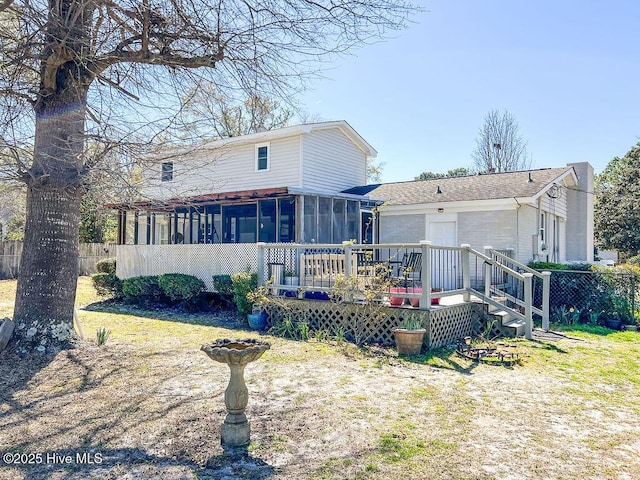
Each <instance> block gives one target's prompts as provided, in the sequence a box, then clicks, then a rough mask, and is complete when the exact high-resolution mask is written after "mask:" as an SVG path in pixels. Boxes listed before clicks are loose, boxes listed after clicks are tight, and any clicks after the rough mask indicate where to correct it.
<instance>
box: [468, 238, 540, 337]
mask: <svg viewBox="0 0 640 480" xmlns="http://www.w3.org/2000/svg"><path fill="white" fill-rule="evenodd" d="M461 246H462V247H463V248H464V249H465V250H466V251H467V252H468V254H473V255H475V256H476V257H477V258H479V259H480V260H482V261H483V262H484V268H485V291H484V292H477V291H476V293H477V294H480V296H482V297H483V299H484V300H485V301H486V302H488V303H491V304H492V305H494V306H497V305H496V304H498V302H495V301H494V300H492V299H491V296H490V294H489V291H488V288H487V287H488V286H489V285H488V284H487V282H489V284H490V282H491V268H492V267H495V268H497V269H498V270H500V271H502V272H505V273H506V274H507V275H510V276H512V277H513V278H515V279H517V280H520V281H522V282H523V284H524V305H523V306H524V315H523V314H522V313H520V312H518V311H516V310H514V309H512V308H509V307H507V306H506V305H501V304H500V308H503V309H505V310H508V311H509V312H510V313H511V314H513V315H514V316H515V317H516V318H521V319H523V320H524V323H525V337H526V338H527V339H528V340H531V339H532V338H533V305H532V301H533V300H532V299H533V281H532V279H533V275H532V274H531V272H524V273H520V272H517V271H516V270H513V269H512V268H509V267H507V266H506V265H503V264H502V263H501V262H499V261H497V259H494V258H492V257H491V256H490V255H485V254H484V253H481V252H479V251H477V250H474V249H473V248H471V246H470V245H468V244H467V245H461ZM505 257H506V256H505ZM506 258H510V257H506ZM465 287H466V288H467V289H468V290H469V291H471V290H472V289H471V287H470V285H465Z"/></svg>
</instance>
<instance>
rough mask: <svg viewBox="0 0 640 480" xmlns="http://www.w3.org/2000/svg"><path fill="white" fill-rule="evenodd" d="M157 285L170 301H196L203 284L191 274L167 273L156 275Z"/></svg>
mask: <svg viewBox="0 0 640 480" xmlns="http://www.w3.org/2000/svg"><path fill="white" fill-rule="evenodd" d="M158 285H160V288H161V289H162V293H164V294H165V295H166V296H167V297H168V298H169V300H171V301H172V302H187V303H196V302H197V301H198V300H199V297H200V294H201V293H202V292H204V289H205V285H204V282H203V281H202V280H200V279H199V278H197V277H194V276H193V275H185V274H183V273H167V274H164V275H160V276H159V277H158Z"/></svg>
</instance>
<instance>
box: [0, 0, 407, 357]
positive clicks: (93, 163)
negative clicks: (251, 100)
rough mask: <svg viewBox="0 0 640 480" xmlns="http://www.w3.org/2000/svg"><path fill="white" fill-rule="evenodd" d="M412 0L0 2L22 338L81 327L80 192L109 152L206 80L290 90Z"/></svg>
mask: <svg viewBox="0 0 640 480" xmlns="http://www.w3.org/2000/svg"><path fill="white" fill-rule="evenodd" d="M414 10H415V9H414V7H413V6H412V5H411V4H409V3H408V2H406V1H404V0H252V1H243V0H190V1H185V0H140V1H138V0H47V1H43V0H0V57H1V58H0V60H1V62H0V65H1V67H0V101H1V105H0V115H1V117H0V160H1V166H2V171H3V173H4V174H5V175H7V176H12V177H14V178H16V177H19V178H20V179H21V180H22V181H24V182H25V183H26V187H27V216H26V225H25V243H24V252H23V256H22V263H21V269H20V276H19V278H18V288H17V294H16V304H15V314H14V320H15V321H16V323H17V330H16V331H17V338H18V344H19V346H20V348H24V349H30V348H37V349H38V350H40V351H44V350H45V349H52V350H55V349H57V348H59V347H60V346H61V345H62V346H63V345H65V344H66V343H67V342H68V341H69V339H70V336H71V337H72V335H73V333H72V332H73V329H72V317H73V307H74V300H75V291H76V282H77V256H78V224H79V218H80V203H81V198H82V196H83V194H84V192H85V191H86V187H87V183H88V182H89V181H90V179H91V178H94V177H93V176H92V175H91V174H92V172H93V171H95V170H96V169H100V168H101V163H100V160H101V158H104V156H103V155H101V154H96V153H95V151H93V152H92V153H91V154H87V143H88V140H90V141H91V145H92V146H93V147H94V148H95V145H98V144H99V145H102V147H103V149H104V152H109V153H110V154H113V152H114V151H117V149H118V148H121V147H122V146H132V145H136V144H144V143H145V142H149V143H150V142H153V141H154V140H157V139H160V138H162V139H164V140H166V139H167V138H170V134H171V118H172V117H173V116H174V115H177V113H176V112H177V110H179V105H177V103H179V102H178V99H179V98H181V96H183V94H184V93H185V92H188V91H193V89H194V88H196V89H197V88H198V85H201V84H203V83H204V82H207V83H209V84H213V85H215V86H216V88H218V89H220V90H225V89H226V90H227V91H230V92H239V91H241V92H242V94H243V95H246V96H247V97H250V96H253V95H259V96H267V97H279V98H283V99H285V98H287V97H288V96H290V95H292V94H294V93H295V91H296V90H297V89H299V88H301V87H304V86H305V84H306V82H308V81H309V80H310V79H312V78H313V76H314V75H315V74H317V73H318V71H320V70H321V69H322V67H323V66H324V63H325V62H326V61H328V60H330V59H332V58H333V56H334V55H337V54H338V55H339V54H342V53H345V52H348V51H349V50H350V49H352V48H353V47H355V46H358V45H362V44H365V43H368V42H370V41H374V40H377V39H379V38H381V37H382V36H384V34H385V33H386V32H387V31H389V30H394V29H398V28H401V27H403V25H404V23H405V21H406V20H407V18H408V17H409V15H411V14H412V12H413V11H414Z"/></svg>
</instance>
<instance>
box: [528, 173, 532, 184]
mask: <svg viewBox="0 0 640 480" xmlns="http://www.w3.org/2000/svg"><path fill="white" fill-rule="evenodd" d="M529 183H533V178H531V172H529Z"/></svg>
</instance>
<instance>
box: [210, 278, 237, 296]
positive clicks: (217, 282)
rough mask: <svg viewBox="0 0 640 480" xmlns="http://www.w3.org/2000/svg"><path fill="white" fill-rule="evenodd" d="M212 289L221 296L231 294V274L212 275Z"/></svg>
mask: <svg viewBox="0 0 640 480" xmlns="http://www.w3.org/2000/svg"><path fill="white" fill-rule="evenodd" d="M213 289H214V290H215V291H216V292H218V293H219V294H220V295H222V296H231V295H233V283H232V282H231V275H214V276H213Z"/></svg>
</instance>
